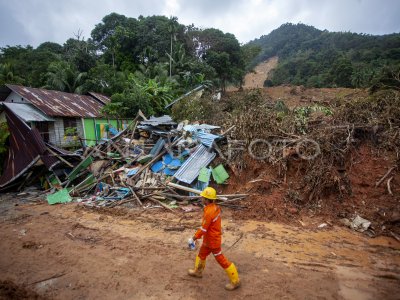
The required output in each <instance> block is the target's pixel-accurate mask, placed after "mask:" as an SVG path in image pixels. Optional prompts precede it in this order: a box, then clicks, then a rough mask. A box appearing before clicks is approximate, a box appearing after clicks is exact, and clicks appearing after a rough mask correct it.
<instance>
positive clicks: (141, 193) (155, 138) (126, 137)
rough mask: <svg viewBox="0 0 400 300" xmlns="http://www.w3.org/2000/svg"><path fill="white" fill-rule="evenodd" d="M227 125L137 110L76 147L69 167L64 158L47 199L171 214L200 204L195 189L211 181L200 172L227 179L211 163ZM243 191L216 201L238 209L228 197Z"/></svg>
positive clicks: (241, 196)
mask: <svg viewBox="0 0 400 300" xmlns="http://www.w3.org/2000/svg"><path fill="white" fill-rule="evenodd" d="M140 119H143V120H144V121H140ZM233 128H234V126H232V127H230V128H229V129H228V130H226V131H223V130H222V129H221V128H220V127H219V126H213V125H207V124H188V122H187V121H186V122H183V123H182V124H176V123H175V122H173V121H172V119H171V118H170V117H169V116H163V117H159V118H155V117H151V118H149V119H145V118H143V116H142V115H140V114H138V116H137V117H136V118H135V119H134V120H133V121H132V122H131V124H129V125H128V127H127V128H126V129H125V130H123V131H122V132H119V133H118V134H116V135H115V136H114V137H112V138H111V139H104V140H102V141H101V142H99V143H98V144H97V145H95V146H93V147H91V148H90V147H86V148H85V149H82V151H81V154H82V155H81V156H82V159H81V161H80V162H79V163H78V164H75V167H74V166H73V165H72V164H70V163H69V162H68V161H65V165H66V166H68V168H66V169H65V173H66V178H65V180H64V181H62V182H60V183H59V185H58V189H57V188H53V189H52V192H53V193H52V194H50V195H48V196H47V198H48V200H49V203H51V204H54V203H64V202H67V201H70V199H71V200H72V201H76V202H79V203H81V204H83V205H87V206H92V207H93V206H96V207H109V208H112V207H116V206H120V205H129V206H134V207H138V208H141V209H146V208H152V207H162V208H164V209H166V210H168V211H170V212H172V213H176V210H175V209H177V208H179V207H182V210H183V211H185V209H184V208H183V207H187V206H190V205H201V203H200V202H201V201H200V199H201V196H200V193H201V191H202V190H203V189H204V188H205V187H207V186H208V185H209V184H210V182H211V176H205V175H207V174H208V175H211V174H212V175H213V176H212V178H213V180H214V181H215V182H214V183H215V185H217V184H226V182H227V181H228V179H229V174H228V173H227V172H226V170H225V169H224V167H223V166H222V165H221V164H215V165H214V164H213V160H214V159H215V158H216V157H217V155H218V153H217V152H216V150H215V149H214V147H215V146H217V143H218V142H219V141H222V140H223V139H226V136H227V134H228V133H229V132H230V131H232V130H233ZM216 130H220V133H219V134H218V133H216V132H215V131H216ZM60 160H61V158H60ZM211 165H213V167H211ZM200 171H201V172H200ZM217 171H218V172H217ZM200 173H201V174H200ZM175 174H179V175H177V176H175ZM60 193H61V194H62V197H61V198H60V196H58V195H61V194H60ZM246 196H247V194H232V195H219V196H218V199H217V201H219V202H220V203H221V204H223V205H224V206H227V207H232V208H235V209H240V208H242V206H240V205H237V204H235V203H232V202H237V201H240V200H242V199H244V198H246ZM58 198H60V199H58Z"/></svg>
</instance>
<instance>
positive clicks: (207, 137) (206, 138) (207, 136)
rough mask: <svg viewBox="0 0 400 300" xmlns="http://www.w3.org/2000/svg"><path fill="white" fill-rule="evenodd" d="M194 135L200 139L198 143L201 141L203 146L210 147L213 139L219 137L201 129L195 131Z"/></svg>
mask: <svg viewBox="0 0 400 300" xmlns="http://www.w3.org/2000/svg"><path fill="white" fill-rule="evenodd" d="M194 137H195V138H197V139H198V140H199V141H200V143H202V144H203V145H204V146H207V147H211V146H212V144H213V142H214V140H216V139H218V138H220V136H219V135H215V134H212V133H205V132H201V131H198V132H196V133H195V134H194Z"/></svg>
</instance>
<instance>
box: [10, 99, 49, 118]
mask: <svg viewBox="0 0 400 300" xmlns="http://www.w3.org/2000/svg"><path fill="white" fill-rule="evenodd" d="M3 105H4V106H7V107H8V108H9V109H11V110H12V112H13V113H15V114H16V115H17V116H18V117H20V118H21V119H22V120H24V121H25V122H31V121H36V122H42V121H43V122H49V121H54V119H53V118H51V117H48V116H46V115H45V114H44V113H42V112H41V111H40V110H38V109H36V108H35V107H34V106H33V105H32V104H28V103H7V102H3Z"/></svg>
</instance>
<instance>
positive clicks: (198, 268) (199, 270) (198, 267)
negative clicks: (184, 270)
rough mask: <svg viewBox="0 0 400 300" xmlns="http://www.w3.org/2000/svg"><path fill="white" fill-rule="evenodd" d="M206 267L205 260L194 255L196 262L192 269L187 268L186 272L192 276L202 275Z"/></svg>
mask: <svg viewBox="0 0 400 300" xmlns="http://www.w3.org/2000/svg"><path fill="white" fill-rule="evenodd" d="M205 267H206V261H205V260H201V259H200V257H199V256H198V255H197V256H196V262H195V263H194V269H189V270H188V274H189V275H190V276H193V277H198V278H201V277H203V270H204V268H205Z"/></svg>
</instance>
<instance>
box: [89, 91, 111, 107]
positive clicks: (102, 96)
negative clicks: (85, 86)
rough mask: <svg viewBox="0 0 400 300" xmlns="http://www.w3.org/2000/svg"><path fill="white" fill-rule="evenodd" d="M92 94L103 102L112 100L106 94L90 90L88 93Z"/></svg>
mask: <svg viewBox="0 0 400 300" xmlns="http://www.w3.org/2000/svg"><path fill="white" fill-rule="evenodd" d="M88 94H89V95H90V96H92V97H94V98H96V99H97V100H99V101H101V102H102V103H103V104H107V103H110V102H111V99H110V98H109V97H107V96H105V95H102V94H98V93H94V92H89V93H88Z"/></svg>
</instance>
